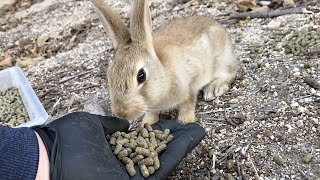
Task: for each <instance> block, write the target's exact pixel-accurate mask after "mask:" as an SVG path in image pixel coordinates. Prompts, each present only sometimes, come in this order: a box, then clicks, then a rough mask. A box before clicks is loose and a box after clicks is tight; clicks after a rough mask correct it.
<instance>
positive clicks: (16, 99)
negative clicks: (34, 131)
mask: <svg viewBox="0 0 320 180" xmlns="http://www.w3.org/2000/svg"><path fill="white" fill-rule="evenodd" d="M28 120H29V116H28V113H27V110H26V108H25V106H24V104H23V102H22V99H21V96H20V94H19V91H18V89H17V88H10V89H7V90H6V91H2V92H1V91H0V124H1V125H7V126H10V127H14V126H17V125H19V124H22V123H25V122H27V121H28Z"/></svg>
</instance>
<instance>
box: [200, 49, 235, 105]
mask: <svg viewBox="0 0 320 180" xmlns="http://www.w3.org/2000/svg"><path fill="white" fill-rule="evenodd" d="M218 58H219V59H218V60H217V61H218V62H219V64H218V63H217V65H218V67H217V68H216V71H215V73H214V75H213V81H211V82H210V83H209V84H208V85H207V86H205V87H204V89H203V97H204V100H205V101H211V100H213V99H215V97H218V96H222V95H223V94H224V93H225V92H227V91H228V90H229V85H230V84H231V83H232V82H233V81H234V79H235V77H236V73H237V70H238V64H237V61H236V58H235V57H234V56H233V54H232V53H231V52H229V53H224V54H223V55H221V56H220V57H218Z"/></svg>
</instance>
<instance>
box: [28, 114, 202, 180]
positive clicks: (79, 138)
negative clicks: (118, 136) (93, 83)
mask: <svg viewBox="0 0 320 180" xmlns="http://www.w3.org/2000/svg"><path fill="white" fill-rule="evenodd" d="M128 127H129V123H128V121H126V120H123V119H118V118H115V117H111V116H99V115H93V114H90V113H85V112H77V113H71V114H68V115H66V116H64V117H62V118H59V119H57V120H55V121H53V122H51V123H49V124H47V125H41V126H34V127H32V129H33V130H35V131H36V132H37V133H38V134H39V135H40V136H41V138H42V140H43V141H44V143H45V146H46V148H47V151H48V154H49V161H50V179H52V180H75V179H76V180H82V179H83V180H91V179H92V180H106V179H108V180H109V179H110V180H113V179H114V180H125V179H144V178H143V176H142V175H141V173H140V170H139V169H138V167H135V168H136V172H137V174H136V175H135V176H133V177H129V175H128V174H127V172H126V169H125V166H124V165H123V164H122V163H121V162H120V161H118V160H117V158H116V156H115V155H114V154H113V153H112V149H111V146H110V145H109V143H108V142H107V140H106V138H105V136H106V135H107V134H112V133H114V132H116V131H127V130H128ZM153 128H154V129H159V130H163V129H165V128H168V129H170V130H171V134H172V135H173V136H174V140H173V141H171V142H170V143H169V144H168V148H167V150H166V151H164V152H163V153H162V154H160V157H159V159H160V169H158V170H157V171H156V172H155V173H154V174H153V175H151V176H150V177H149V178H148V179H166V178H167V177H168V176H169V175H170V174H171V173H172V171H174V170H175V168H176V166H177V165H178V164H179V163H180V162H181V161H182V159H183V158H184V157H185V156H186V155H187V154H188V153H189V152H190V151H191V150H192V149H193V148H194V147H195V146H196V145H197V144H198V143H199V142H200V141H201V140H202V139H203V137H204V135H205V131H204V129H203V128H202V127H201V126H200V125H198V124H197V123H191V124H187V125H181V124H179V123H178V122H177V121H174V120H168V121H161V122H159V123H157V124H154V125H153Z"/></svg>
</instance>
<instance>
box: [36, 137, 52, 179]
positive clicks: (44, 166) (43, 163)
mask: <svg viewBox="0 0 320 180" xmlns="http://www.w3.org/2000/svg"><path fill="white" fill-rule="evenodd" d="M34 133H35V134H36V136H37V140H38V144H39V163H38V171H37V175H36V180H49V179H50V178H49V171H50V167H49V157H48V153H47V149H46V147H45V145H44V143H43V141H42V139H41V137H40V136H39V134H38V133H37V132H36V131H34Z"/></svg>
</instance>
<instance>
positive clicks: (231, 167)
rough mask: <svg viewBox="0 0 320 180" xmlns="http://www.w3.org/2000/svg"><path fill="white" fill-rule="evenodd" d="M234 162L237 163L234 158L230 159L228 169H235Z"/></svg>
mask: <svg viewBox="0 0 320 180" xmlns="http://www.w3.org/2000/svg"><path fill="white" fill-rule="evenodd" d="M234 164H235V162H234V160H232V159H230V160H228V162H227V168H228V170H231V171H232V170H233V169H234Z"/></svg>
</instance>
